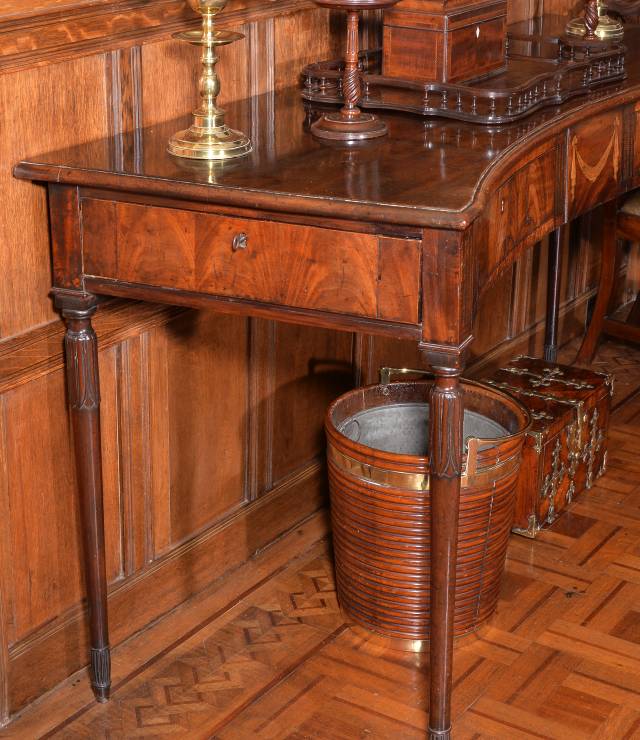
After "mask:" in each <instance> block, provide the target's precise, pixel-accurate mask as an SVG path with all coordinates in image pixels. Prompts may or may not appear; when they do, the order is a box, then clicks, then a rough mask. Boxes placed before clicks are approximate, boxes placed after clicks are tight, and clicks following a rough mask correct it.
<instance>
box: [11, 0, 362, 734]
mask: <svg viewBox="0 0 640 740" xmlns="http://www.w3.org/2000/svg"><path fill="white" fill-rule="evenodd" d="M25 6H26V4H24V3H22V2H20V3H14V2H11V3H9V4H7V3H4V4H3V8H2V9H0V102H1V104H2V106H3V110H4V111H5V123H6V124H7V126H6V135H5V131H4V130H3V140H2V142H0V178H2V180H1V184H2V186H3V190H4V192H5V193H7V194H8V201H7V200H6V199H5V201H4V203H3V214H2V218H0V223H1V224H2V225H1V226H0V237H1V238H0V260H1V261H2V266H3V272H4V275H5V279H4V281H3V291H2V302H1V303H0V408H1V409H2V425H1V427H0V428H1V430H2V436H1V437H0V461H1V465H0V507H1V511H0V513H2V514H6V516H3V517H2V527H3V531H2V534H3V535H5V534H6V537H3V540H2V542H3V545H2V548H1V550H0V569H1V570H0V669H2V670H0V722H4V721H6V720H7V718H8V717H9V716H10V715H11V714H12V713H13V712H15V711H17V710H18V709H20V708H21V707H22V706H23V705H24V704H25V703H27V702H28V701H31V700H32V699H34V698H36V697H37V696H38V695H39V694H41V693H42V692H43V691H45V690H47V689H48V688H50V687H51V686H52V685H54V684H55V683H56V682H57V681H59V680H61V679H62V678H65V677H66V676H67V675H69V674H70V673H71V672H72V671H73V670H75V669H76V668H78V667H80V666H81V665H82V663H83V662H84V659H85V654H86V633H85V623H84V617H83V612H82V594H83V584H82V574H81V572H80V569H79V558H78V553H79V547H80V545H79V537H78V532H77V512H76V500H75V481H74V475H73V469H72V467H71V465H70V460H71V456H70V439H69V430H68V427H67V426H65V425H66V415H65V414H64V413H63V410H64V404H65V392H64V380H63V370H62V333H61V325H60V324H59V323H58V321H57V317H56V314H55V313H54V312H53V311H52V308H51V302H50V300H49V298H48V297H47V293H48V289H49V286H50V284H51V277H50V267H49V255H48V249H49V248H48V226H47V217H46V194H45V191H44V190H43V189H42V188H40V187H38V186H32V185H29V184H25V183H22V182H18V181H15V180H13V178H12V177H11V167H12V165H13V164H14V163H15V162H16V161H18V160H19V159H20V158H22V157H25V156H28V155H29V154H36V153H38V152H39V151H43V150H48V149H53V148H62V147H64V146H67V145H71V144H74V143H80V142H88V141H91V140H95V139H100V138H102V137H104V136H106V135H108V134H116V135H117V134H119V133H123V132H126V131H129V130H132V129H134V128H135V127H136V126H139V125H152V124H156V123H162V122H164V121H166V120H170V119H172V118H175V117H178V116H182V115H185V114H187V113H189V112H190V110H191V109H192V108H193V107H194V106H195V104H196V102H197V100H196V98H197V94H196V82H197V77H198V74H199V72H198V53H197V50H194V49H193V48H191V47H190V46H188V45H185V44H180V43H178V42H176V41H174V40H173V39H172V38H171V34H172V33H173V32H174V31H176V30H179V29H181V28H184V27H189V26H191V27H192V26H193V25H195V24H197V19H196V18H195V16H194V15H193V14H192V13H191V12H190V11H189V10H188V9H187V5H186V3H185V2H184V0H155V2H149V0H139V1H137V0H127V1H126V2H124V1H123V0H112V1H108V0H97V1H92V0H84V1H82V0H76V1H72V0H68V2H45V1H44V0H41V2H40V3H39V4H36V5H33V4H29V8H30V10H31V12H28V8H26V7H25ZM222 24H223V25H227V27H232V28H234V29H237V30H240V31H242V32H243V33H245V35H246V38H245V40H244V41H242V42H241V43H238V44H234V45H233V46H231V47H229V48H228V49H225V50H224V51H223V53H222V54H221V61H220V64H219V71H220V75H221V78H222V81H223V88H222V89H223V92H222V95H221V102H222V103H223V105H224V104H228V103H231V102H233V101H234V100H236V99H240V98H245V97H247V96H248V95H249V94H251V93H262V92H265V93H268V92H269V91H270V90H272V89H273V87H274V84H275V79H276V72H275V67H276V59H277V58H279V59H280V61H279V62H278V64H279V65H280V68H281V71H282V74H285V73H286V74H287V75H288V76H289V81H294V80H295V78H296V75H297V74H298V70H297V69H296V61H295V60H296V59H298V58H300V59H302V58H303V56H304V55H305V54H306V55H318V56H333V55H334V53H335V49H336V48H339V45H340V44H341V43H342V41H341V39H339V40H336V41H334V40H333V38H332V36H331V33H332V22H331V20H330V17H329V14H328V13H327V12H326V11H323V10H318V9H316V8H315V6H313V5H312V3H311V2H304V1H297V0H296V1H295V2H294V1H293V0H283V2H280V3H278V4H277V5H275V6H274V4H273V3H271V2H266V1H262V2H260V1H259V0H258V1H256V0H246V1H244V0H238V2H232V3H231V4H230V7H229V8H228V10H227V11H226V12H225V15H224V19H223V21H222ZM276 39H277V42H276ZM276 43H277V50H276ZM287 59H291V60H293V61H292V62H291V64H290V65H289V67H288V68H287V67H286V61H287ZM266 98H267V103H266V104H267V107H268V98H269V96H268V95H267V96H266ZM243 110H244V111H245V113H244V114H242V115H243V116H244V118H243V119H242V120H234V121H233V123H234V124H235V125H237V126H238V127H239V128H245V129H246V128H247V127H248V126H250V125H251V121H250V118H249V116H248V115H247V112H250V111H249V110H248V109H247V107H246V106H245V107H244V109H243ZM121 142H122V143H121V147H120V149H119V150H116V151H115V152H114V154H115V156H116V157H120V158H121V159H122V160H124V159H125V158H134V157H135V156H139V155H140V154H141V151H140V142H136V141H135V139H131V138H126V137H123V138H122V139H121ZM128 142H131V149H130V150H127V149H126V146H128ZM96 326H97V330H98V333H99V338H100V362H101V367H102V371H103V389H102V391H103V398H104V404H103V410H102V421H103V425H104V428H105V431H106V436H105V450H104V456H105V472H104V474H105V495H106V507H107V546H108V558H109V576H110V598H109V610H110V617H111V624H112V629H113V637H114V643H116V644H117V643H118V642H121V641H122V640H123V639H124V638H126V637H127V636H128V635H130V634H131V633H132V632H134V631H136V630H138V629H142V628H144V626H145V625H146V624H148V623H149V622H150V621H152V620H154V619H156V618H157V617H158V616H160V615H161V614H163V613H164V612H166V611H167V610H169V609H171V608H173V607H175V606H176V605H177V604H178V603H180V602H181V601H182V600H184V599H186V598H188V597H189V596H191V595H193V594H195V593H197V592H198V591H200V590H201V589H202V588H204V587H205V586H207V585H208V584H210V583H211V582H212V580H215V579H216V578H219V577H220V576H221V575H222V574H223V573H224V572H225V571H227V570H229V568H232V567H234V566H236V565H238V564H239V563H240V562H242V561H243V560H245V559H246V558H247V557H248V556H250V555H251V554H252V553H253V552H255V550H257V549H261V548H263V547H265V546H266V545H267V544H269V542H271V541H272V540H273V539H274V538H276V537H278V536H279V535H281V534H282V533H283V532H285V531H286V530H287V529H289V528H291V527H292V526H294V525H295V524H296V523H297V522H299V521H300V520H302V519H304V518H305V517H306V516H309V515H310V514H312V513H313V512H314V511H315V510H316V509H317V508H318V507H319V506H321V505H322V503H323V501H324V498H323V496H324V494H323V485H322V484H321V481H322V480H323V478H322V476H321V475H320V472H321V471H320V463H319V458H320V454H319V452H320V450H319V439H321V418H320V417H321V415H322V414H321V409H324V406H325V405H326V403H327V401H328V398H329V397H332V396H333V394H334V390H335V383H334V384H333V385H331V384H330V386H329V387H330V390H329V391H328V392H327V390H326V389H324V388H323V387H321V386H322V383H321V382H320V383H318V382H317V379H318V378H321V377H322V376H321V375H319V374H318V373H317V372H316V373H315V375H313V377H314V381H315V382H316V385H315V390H314V388H311V393H310V394H309V398H308V399H306V400H305V403H307V404H311V405H310V406H309V405H307V406H306V407H305V408H306V413H309V414H310V413H313V414H315V415H317V416H318V423H317V424H310V423H309V421H308V419H305V420H304V424H301V427H300V429H298V430H297V432H296V433H295V434H294V435H293V439H295V442H296V445H297V447H295V449H292V450H291V454H290V455H289V457H288V458H286V459H287V460H288V462H289V467H288V468H287V469H286V470H285V471H283V470H278V471H276V473H277V475H278V477H279V480H278V481H275V482H274V479H273V475H274V473H273V470H271V465H272V462H271V460H272V458H269V457H268V456H266V455H265V454H264V450H268V449H269V448H270V446H272V436H273V434H274V430H275V431H276V433H277V430H278V429H279V428H281V427H282V426H284V425H285V424H286V423H290V422H291V418H290V414H289V413H288V411H287V410H286V409H285V406H286V405H287V404H288V403H289V402H290V401H291V400H292V399H293V401H292V402H296V403H299V402H300V401H299V399H300V393H299V392H297V391H296V390H295V388H297V386H298V385H300V386H305V387H306V391H309V384H308V383H306V382H305V373H308V372H309V370H308V368H309V365H310V363H312V362H313V360H314V358H321V359H323V360H327V359H328V360H329V361H331V360H332V359H333V357H332V353H333V352H334V347H339V348H341V349H340V352H339V356H338V359H339V360H340V361H341V362H346V363H350V356H349V352H350V347H351V342H352V340H351V338H350V337H349V336H347V337H346V339H345V337H343V336H339V335H328V334H326V335H323V334H322V333H316V332H314V331H313V330H310V329H302V330H301V331H300V334H299V335H298V336H296V337H295V339H291V340H290V341H295V342H296V344H297V353H298V354H297V355H296V357H298V356H299V358H300V361H299V365H297V366H296V370H297V372H298V375H297V376H296V377H294V376H293V375H291V374H289V375H287V373H288V372H289V371H290V370H291V368H290V367H289V358H290V356H291V353H292V349H291V347H288V348H287V347H286V346H283V345H282V341H280V342H279V343H278V342H277V341H276V331H277V330H276V327H275V325H274V324H273V323H271V322H266V321H258V320H249V319H242V318H238V317H228V316H224V317H223V316H217V315H215V314H212V313H208V312H187V311H182V310H177V309H169V308H155V307H152V306H145V305H144V304H140V305H136V304H126V305H124V306H123V304H121V303H120V302H111V303H109V304H107V306H106V307H104V308H102V309H101V310H100V311H99V312H98V317H97V320H96ZM283 336H285V337H286V335H283ZM277 344H279V347H280V349H277V347H276V345H277ZM305 353H306V357H305V356H303V355H304V354H305ZM265 373H266V377H267V378H268V382H264V378H265ZM280 386H282V389H283V390H282V391H280V399H288V400H284V401H283V400H279V401H276V400H275V399H276V396H277V389H278V388H279V387H280ZM341 387H342V386H341ZM313 393H318V394H319V395H318V398H314V397H312V395H313ZM271 396H273V398H271ZM26 419H28V420H29V422H28V423H27V422H26V421H25V420H26ZM56 419H63V420H64V421H63V423H60V422H59V421H58V422H57V423H56ZM307 438H309V440H310V442H309V443H307V442H306V441H305V440H306V439H307ZM186 439H190V440H195V445H194V446H193V447H191V446H186V445H185V444H184V440H186ZM278 454H279V453H278ZM305 456H306V457H305ZM267 460H269V466H267V463H266V461H267ZM7 543H8V544H7Z"/></svg>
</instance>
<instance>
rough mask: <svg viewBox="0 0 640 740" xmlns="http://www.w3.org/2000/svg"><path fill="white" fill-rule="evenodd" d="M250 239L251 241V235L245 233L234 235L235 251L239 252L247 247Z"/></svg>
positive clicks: (233, 246) (232, 245)
mask: <svg viewBox="0 0 640 740" xmlns="http://www.w3.org/2000/svg"><path fill="white" fill-rule="evenodd" d="M248 241H249V237H248V236H247V235H246V234H245V233H242V234H236V235H235V236H234V237H233V242H232V244H231V248H232V249H233V251H234V252H237V251H238V250H239V249H246V248H247V244H248Z"/></svg>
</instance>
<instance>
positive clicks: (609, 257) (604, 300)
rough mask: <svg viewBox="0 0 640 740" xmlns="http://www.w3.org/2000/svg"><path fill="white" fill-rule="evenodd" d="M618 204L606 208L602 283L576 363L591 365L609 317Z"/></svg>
mask: <svg viewBox="0 0 640 740" xmlns="http://www.w3.org/2000/svg"><path fill="white" fill-rule="evenodd" d="M616 215H617V207H616V202H615V201H611V202H610V203H607V205H606V206H605V212H604V227H603V239H602V260H601V265H600V283H599V284H598V295H597V297H596V305H595V307H594V309H593V316H592V317H591V323H590V324H589V327H588V329H587V333H586V334H585V337H584V339H583V341H582V346H581V347H580V349H579V350H578V354H577V356H576V362H581V363H590V362H591V361H592V360H593V358H594V355H595V353H596V350H597V349H598V342H599V341H600V335H601V334H602V328H603V326H604V320H605V318H606V315H607V310H608V308H609V303H610V301H611V295H612V293H613V286H614V284H615V276H616V264H617V259H616V257H617V246H618V239H617V234H616Z"/></svg>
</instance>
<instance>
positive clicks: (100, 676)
mask: <svg viewBox="0 0 640 740" xmlns="http://www.w3.org/2000/svg"><path fill="white" fill-rule="evenodd" d="M56 305H57V306H58V308H59V309H60V311H61V313H62V316H63V318H64V320H65V322H66V326H67V332H66V335H65V351H66V360H67V389H68V396H69V398H68V400H69V409H70V416H71V424H72V428H73V440H74V448H75V458H76V473H77V481H78V490H79V493H80V504H81V512H82V533H83V542H84V558H85V571H86V581H87V602H88V609H89V632H90V640H91V685H92V687H93V691H94V693H95V695H96V698H97V700H98V701H100V702H104V701H107V699H108V698H109V688H110V685H111V661H110V652H109V629H108V623H107V578H106V569H105V547H104V520H103V506H102V456H101V447H100V383H99V374H98V343H97V339H96V335H95V332H94V331H93V328H92V326H91V317H92V316H93V314H94V313H95V311H96V299H95V297H94V296H91V295H86V294H83V293H74V292H72V291H57V292H56Z"/></svg>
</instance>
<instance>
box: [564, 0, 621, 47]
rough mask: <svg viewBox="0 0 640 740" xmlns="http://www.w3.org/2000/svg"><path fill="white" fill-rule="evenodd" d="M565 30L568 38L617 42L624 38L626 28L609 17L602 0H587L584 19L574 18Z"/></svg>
mask: <svg viewBox="0 0 640 740" xmlns="http://www.w3.org/2000/svg"><path fill="white" fill-rule="evenodd" d="M565 30H566V33H567V36H575V37H577V38H581V39H584V40H585V41H616V40H617V39H621V38H622V37H623V36H624V26H623V25H622V23H621V22H620V21H619V20H617V19H616V18H612V17H611V16H610V15H608V13H607V8H606V5H605V3H604V2H602V0H586V2H585V7H584V17H581V18H574V19H573V20H572V21H571V22H569V23H568V24H567V27H566V29H565Z"/></svg>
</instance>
